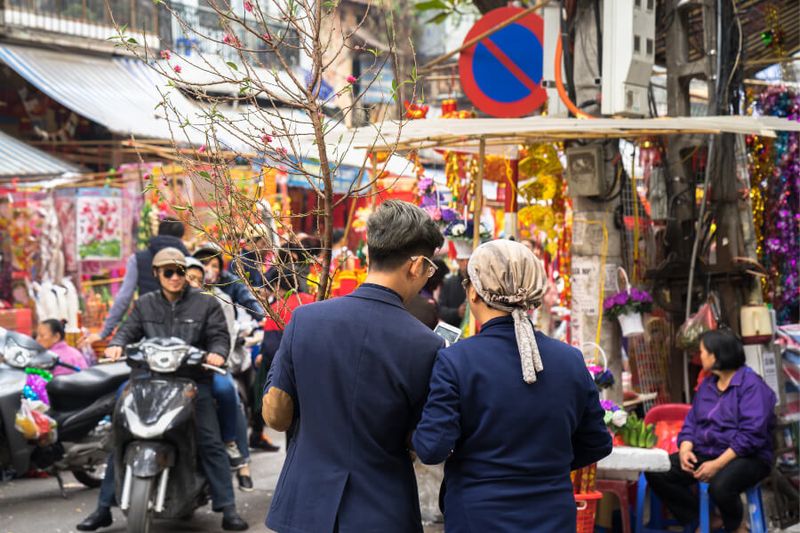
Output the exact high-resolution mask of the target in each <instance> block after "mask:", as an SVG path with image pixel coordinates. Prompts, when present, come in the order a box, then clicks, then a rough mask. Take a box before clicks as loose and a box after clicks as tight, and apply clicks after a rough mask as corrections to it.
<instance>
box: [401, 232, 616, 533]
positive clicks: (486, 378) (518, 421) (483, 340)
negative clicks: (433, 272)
mask: <svg viewBox="0 0 800 533" xmlns="http://www.w3.org/2000/svg"><path fill="white" fill-rule="evenodd" d="M467 273H468V276H467V279H466V280H465V281H464V285H465V288H466V291H467V302H468V304H469V307H470V311H471V312H472V313H473V315H474V316H475V319H476V321H477V322H479V323H480V324H482V327H481V331H480V333H479V334H478V335H475V336H474V337H471V338H469V339H466V340H463V341H459V342H457V343H455V344H454V345H452V346H450V347H449V348H445V349H443V350H441V351H440V352H439V355H438V358H437V360H436V363H435V365H434V367H433V373H432V376H431V388H430V393H429V396H428V400H427V403H426V405H425V408H424V410H423V413H422V419H421V420H420V423H419V425H418V426H417V429H416V431H415V432H414V434H413V438H412V441H413V445H414V449H415V451H416V453H417V455H418V456H419V458H420V460H421V461H422V462H423V463H426V464H435V463H440V462H442V461H445V460H447V463H446V464H445V479H444V484H443V487H442V490H443V491H444V498H443V505H444V509H443V511H444V515H445V531H446V532H447V533H458V532H462V531H506V532H514V531H519V532H523V531H524V532H528V531H541V532H559V533H561V532H568V531H575V528H576V526H575V520H576V507H575V500H574V498H573V494H572V483H571V481H570V475H569V474H570V471H571V470H575V469H577V468H581V467H584V466H586V465H589V464H592V463H594V462H596V461H598V460H600V459H602V458H603V457H605V456H606V455H608V454H609V453H611V437H610V436H609V434H608V430H607V429H606V426H605V424H604V423H603V409H602V408H601V407H600V401H599V398H598V394H597V389H596V387H595V385H594V382H593V381H592V378H591V376H590V375H589V372H587V370H586V366H585V364H584V362H583V356H582V355H581V353H580V351H578V350H577V349H575V348H572V347H570V346H568V345H566V344H563V343H561V342H558V341H556V340H554V339H551V338H550V337H547V336H545V335H543V334H542V333H540V332H534V330H533V326H532V325H531V321H530V319H529V318H528V314H527V312H528V310H530V309H531V308H534V307H537V306H539V305H540V304H541V300H542V297H543V295H544V291H545V288H546V276H545V272H544V267H543V265H542V263H541V261H540V260H539V259H537V258H536V257H535V256H534V255H533V253H532V252H531V251H530V250H529V249H528V248H526V247H525V246H524V245H522V244H520V243H517V242H513V241H503V240H499V241H492V242H489V243H486V244H483V245H482V246H480V247H479V248H478V249H477V250H475V253H473V255H472V257H471V259H470V261H469V264H468V267H467Z"/></svg>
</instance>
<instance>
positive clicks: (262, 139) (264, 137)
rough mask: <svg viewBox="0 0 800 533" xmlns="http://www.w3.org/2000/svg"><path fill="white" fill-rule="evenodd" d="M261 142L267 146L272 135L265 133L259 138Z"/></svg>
mask: <svg viewBox="0 0 800 533" xmlns="http://www.w3.org/2000/svg"><path fill="white" fill-rule="evenodd" d="M261 142H263V143H264V144H269V143H271V142H272V135H267V134H266V133H265V134H264V135H262V136H261Z"/></svg>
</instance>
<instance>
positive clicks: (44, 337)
mask: <svg viewBox="0 0 800 533" xmlns="http://www.w3.org/2000/svg"><path fill="white" fill-rule="evenodd" d="M66 323H67V321H66V320H56V319H55V318H50V319H47V320H42V321H41V322H39V326H38V327H37V328H36V342H38V343H39V344H41V345H42V346H44V347H45V348H47V349H48V350H50V351H51V352H53V353H54V354H56V355H57V356H58V359H59V361H61V362H62V363H66V364H68V365H72V366H76V367H78V368H86V367H87V366H88V365H87V363H86V358H85V357H84V356H83V354H82V353H81V352H79V351H78V350H76V349H75V348H73V347H72V346H70V345H69V344H67V342H66V341H65V340H64V338H65V337H66V333H65V332H64V326H65V325H66ZM73 372H75V371H74V370H73V369H71V368H67V367H65V366H61V365H58V366H57V367H55V368H54V369H53V376H63V375H64V374H72V373H73Z"/></svg>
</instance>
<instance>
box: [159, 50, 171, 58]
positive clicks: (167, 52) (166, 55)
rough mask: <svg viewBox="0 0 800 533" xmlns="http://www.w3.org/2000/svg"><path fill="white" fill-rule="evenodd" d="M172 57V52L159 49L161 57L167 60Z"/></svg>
mask: <svg viewBox="0 0 800 533" xmlns="http://www.w3.org/2000/svg"><path fill="white" fill-rule="evenodd" d="M171 58H172V54H171V53H170V51H169V50H161V59H164V60H166V61H169V60H170V59H171Z"/></svg>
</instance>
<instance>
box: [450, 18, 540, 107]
mask: <svg viewBox="0 0 800 533" xmlns="http://www.w3.org/2000/svg"><path fill="white" fill-rule="evenodd" d="M521 11H523V9H522V8H520V7H501V8H498V9H494V10H492V11H490V12H488V13H487V14H486V15H484V16H483V18H481V19H480V20H479V21H478V22H476V23H475V25H474V26H473V27H472V29H470V30H469V33H468V34H467V36H466V38H465V39H464V42H465V43H466V42H469V41H470V40H472V39H474V38H476V37H478V36H480V35H481V34H483V33H486V32H487V31H490V30H491V29H492V28H495V27H497V26H498V25H499V24H502V23H503V22H504V21H506V20H508V19H510V18H511V17H513V16H514V15H516V14H518V13H519V12H521ZM543 33H544V22H543V21H542V18H541V17H540V16H538V15H536V14H534V13H531V14H529V15H526V16H524V17H522V18H520V19H519V20H516V21H514V22H513V23H511V24H509V25H508V26H506V27H504V28H502V29H500V30H498V31H496V32H494V33H492V34H491V35H489V36H488V37H486V38H484V39H481V40H480V41H478V42H477V43H475V44H474V45H472V46H470V47H469V48H466V49H465V50H464V51H462V52H461V57H460V58H459V60H458V70H459V75H460V78H461V87H462V88H463V89H464V93H465V94H466V95H467V97H468V98H469V99H470V101H472V103H473V104H475V107H477V108H478V109H480V110H481V111H483V112H484V113H486V114H487V115H492V116H495V117H504V118H511V117H522V116H525V115H530V114H531V113H532V112H533V111H535V110H536V109H538V108H539V107H540V106H541V105H542V104H543V103H544V102H545V100H547V91H545V89H544V88H543V87H542V86H541V82H542V61H543V52H542V50H543V48H542V42H543V40H544V39H543Z"/></svg>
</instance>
